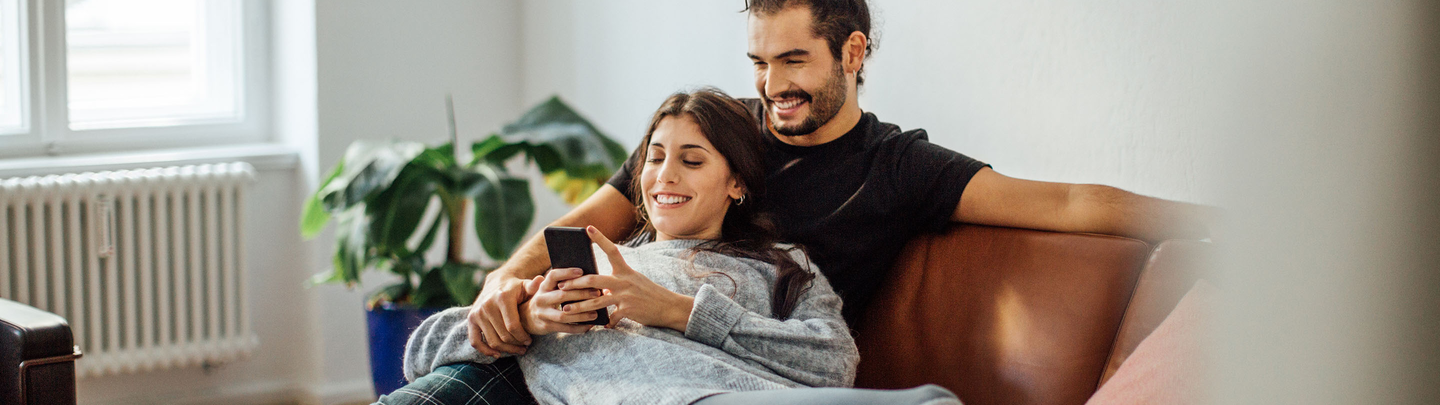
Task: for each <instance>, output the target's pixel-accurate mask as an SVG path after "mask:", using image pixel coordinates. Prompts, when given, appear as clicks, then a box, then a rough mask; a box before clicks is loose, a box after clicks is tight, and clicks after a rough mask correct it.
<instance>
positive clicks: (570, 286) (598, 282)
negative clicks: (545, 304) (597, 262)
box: [560, 274, 626, 291]
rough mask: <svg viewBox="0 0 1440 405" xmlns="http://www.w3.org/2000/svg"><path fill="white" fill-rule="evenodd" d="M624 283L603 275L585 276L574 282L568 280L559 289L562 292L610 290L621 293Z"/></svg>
mask: <svg viewBox="0 0 1440 405" xmlns="http://www.w3.org/2000/svg"><path fill="white" fill-rule="evenodd" d="M625 285H626V283H625V281H624V280H621V279H619V278H616V277H615V276H607V275H603V274H587V275H584V276H581V277H578V278H576V279H574V280H568V281H566V282H565V284H564V285H563V286H562V287H561V288H560V289H561V290H563V291H573V290H584V289H596V290H599V289H607V288H608V289H612V290H620V291H623V290H624V289H625V288H624V287H625Z"/></svg>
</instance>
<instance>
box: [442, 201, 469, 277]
mask: <svg viewBox="0 0 1440 405" xmlns="http://www.w3.org/2000/svg"><path fill="white" fill-rule="evenodd" d="M465 203H466V201H465V199H464V198H460V197H458V196H456V195H454V194H451V193H449V192H447V191H446V190H444V189H441V190H440V204H441V205H442V206H444V208H445V216H446V219H447V220H448V221H449V222H450V232H448V235H447V236H448V239H449V244H448V245H447V246H446V247H445V261H446V262H450V263H464V262H465V205H466V204H465Z"/></svg>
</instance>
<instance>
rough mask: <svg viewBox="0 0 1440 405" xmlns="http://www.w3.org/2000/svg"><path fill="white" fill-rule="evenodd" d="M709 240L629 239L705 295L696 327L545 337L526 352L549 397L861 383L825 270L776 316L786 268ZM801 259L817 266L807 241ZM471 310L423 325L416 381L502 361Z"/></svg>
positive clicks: (529, 375) (640, 398) (625, 323)
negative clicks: (486, 343)
mask: <svg viewBox="0 0 1440 405" xmlns="http://www.w3.org/2000/svg"><path fill="white" fill-rule="evenodd" d="M699 242H700V241H695V240H671V241H663V242H654V243H649V244H646V245H643V246H640V247H638V248H629V247H620V252H621V256H623V257H624V258H625V262H626V263H628V264H629V265H630V267H632V268H634V269H635V270H636V271H638V272H640V273H642V274H644V275H645V276H646V277H649V278H650V279H651V280H654V281H655V283H657V284H659V285H661V286H663V287H665V288H668V289H670V290H672V291H675V292H679V293H681V294H685V295H690V296H694V297H695V308H694V310H693V311H692V312H691V313H690V322H689V323H688V324H687V325H686V331H685V333H683V334H682V333H680V332H678V331H676V330H673V329H668V328H659V327H648V326H642V325H640V324H638V323H635V322H632V321H630V320H628V319H626V320H622V321H620V323H619V324H618V325H617V327H616V328H615V329H604V328H600V327H596V328H594V329H591V330H590V331H589V332H587V333H583V334H566V333H557V334H551V335H546V336H536V337H534V339H533V341H532V343H531V345H530V348H529V349H528V350H527V352H526V354H525V355H523V356H520V358H519V361H520V367H521V370H523V371H524V373H525V381H526V383H527V384H528V385H529V386H530V392H531V393H534V394H535V398H536V399H537V400H539V401H540V402H541V403H546V404H552V403H568V404H621V403H633V404H688V403H691V402H694V401H696V400H699V399H700V398H703V397H706V396H709V395H712V394H716V393H722V392H735V391H754V390H767V389H780V388H792V387H801V386H826V387H848V386H850V385H852V384H853V383H854V380H855V365H856V363H858V362H859V359H860V355H859V353H858V351H857V350H856V348H855V341H854V340H853V339H852V338H851V337H850V331H849V329H848V328H847V327H846V325H845V321H844V320H843V319H842V318H841V317H840V297H839V296H837V295H835V292H834V291H833V290H831V288H830V284H829V283H828V282H827V281H826V280H825V277H824V276H823V275H821V274H820V273H819V272H818V271H816V269H814V268H813V266H811V267H810V268H809V270H810V271H812V272H815V275H816V277H815V280H814V281H813V282H812V283H811V285H810V287H809V288H808V289H807V290H805V292H804V293H802V294H801V297H800V299H799V301H798V304H797V305H796V307H795V310H794V312H793V313H792V314H791V315H790V318H789V319H787V320H783V321H781V320H776V319H773V318H771V317H770V316H769V315H770V294H771V291H772V290H771V289H772V288H773V286H774V283H775V268H774V267H773V266H771V265H769V264H766V263H764V262H760V261H756V260H750V259H742V258H735V257H730V256H724V255H717V254H711V253H700V254H699V255H697V256H694V261H693V262H692V261H691V260H689V259H690V258H691V257H692V256H691V250H690V248H691V247H694V246H695V245H697V244H698V243H699ZM595 257H596V264H597V265H599V271H600V273H601V274H609V273H610V263H609V261H607V260H605V256H604V253H603V252H601V251H600V250H599V248H598V247H596V248H595ZM792 257H794V258H795V260H796V262H797V263H800V264H801V265H802V266H810V262H809V260H808V259H807V258H806V257H805V256H804V254H802V253H799V250H795V251H794V253H792ZM692 263H693V264H692ZM711 272H717V273H723V274H724V275H725V276H722V275H720V274H707V273H711ZM726 276H729V277H726ZM732 280H733V281H732ZM467 310H468V309H467V308H451V309H449V310H446V311H444V312H441V313H439V314H436V315H434V316H431V317H430V318H429V319H426V320H425V322H424V323H422V324H421V325H420V327H419V328H417V329H416V330H415V333H414V334H413V335H411V336H410V341H409V342H408V343H407V344H406V347H405V378H407V379H410V380H411V381H414V379H415V378H417V377H419V376H423V375H425V374H427V373H429V372H430V371H431V370H433V369H434V368H436V367H439V366H443V365H446V364H452V363H458V362H464V361H473V362H477V363H490V362H493V361H494V360H495V359H494V358H491V357H488V356H485V355H482V354H479V353H478V352H476V351H475V349H474V348H472V347H470V343H469V340H468V332H467V331H466V326H465V314H466V312H467Z"/></svg>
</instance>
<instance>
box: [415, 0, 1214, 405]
mask: <svg viewBox="0 0 1440 405" xmlns="http://www.w3.org/2000/svg"><path fill="white" fill-rule="evenodd" d="M747 12H748V16H749V24H748V26H749V29H748V43H749V49H748V52H747V55H746V56H747V57H748V58H749V59H750V60H751V61H752V62H753V63H754V67H755V69H754V71H755V88H756V91H757V93H758V96H759V97H758V98H757V99H749V100H745V102H746V104H747V105H748V106H749V107H750V109H751V113H752V114H754V115H755V116H756V117H757V118H758V121H759V122H761V125H762V126H763V127H764V128H763V129H764V130H765V131H766V132H767V133H768V134H770V135H771V136H769V137H767V140H768V143H769V150H768V151H767V154H766V160H767V162H766V164H767V166H768V169H767V170H768V171H769V172H768V175H767V177H766V187H767V189H768V190H769V191H768V193H769V194H768V195H769V197H770V198H769V200H770V206H769V207H767V210H768V211H769V213H770V214H772V215H773V217H774V219H775V220H776V225H777V226H778V228H779V230H780V231H781V233H782V234H783V236H784V237H785V239H787V240H788V241H791V242H795V243H799V244H802V245H804V246H806V247H807V249H808V250H809V252H810V253H811V257H812V258H813V260H814V261H815V263H816V264H817V265H818V267H819V269H820V270H821V271H822V272H824V273H825V275H826V276H827V277H828V278H829V279H830V282H831V284H832V285H833V286H834V287H835V289H836V290H837V292H838V293H839V294H840V296H841V297H843V298H844V302H845V305H844V316H845V318H846V320H847V321H849V322H851V323H852V324H854V323H855V322H863V320H861V319H856V318H857V315H858V314H860V313H863V312H864V309H865V307H866V305H868V303H869V302H870V298H871V296H872V294H873V293H874V291H875V288H876V286H878V285H879V284H880V281H881V280H883V278H884V276H885V274H886V272H887V271H888V270H889V268H890V265H891V262H892V261H893V260H894V259H895V257H896V256H897V255H898V254H899V252H900V250H901V249H902V248H903V247H904V244H905V243H906V242H907V241H909V240H910V239H912V238H913V237H915V236H916V235H917V234H920V233H922V232H926V231H933V230H939V229H943V228H944V227H946V226H948V225H949V224H950V223H952V222H965V223H972V224H983V225H993V226H1005V227H1016V228H1029V229H1039V230H1049V231H1061V232H1093V233H1103V234H1111V235H1121V236H1128V237H1135V238H1139V239H1144V240H1149V241H1158V240H1163V239H1168V238H1175V237H1200V236H1204V235H1205V234H1206V233H1207V230H1206V226H1205V225H1206V223H1207V221H1208V219H1209V216H1210V214H1209V212H1210V211H1211V209H1210V208H1207V207H1202V206H1196V205H1191V204H1185V203H1179V202H1173V201H1166V200H1161V199H1156V198H1150V197H1144V196H1140V195H1136V194H1133V193H1129V192H1126V191H1123V190H1120V189H1117V188H1114V187H1109V186H1102V185H1082V184H1065V183H1050V182H1040V181H1031V180H1022V179H1016V178H1011V177H1006V176H1004V175H1001V174H1000V173H997V172H996V171H994V170H992V169H991V168H990V167H989V165H986V164H985V163H982V162H980V161H978V160H975V159H972V158H970V157H968V156H965V155H962V154H960V153H958V152H955V151H952V150H949V149H946V148H943V147H940V146H938V145H935V144H932V143H930V142H929V140H928V137H927V135H926V133H925V131H924V130H920V129H914V130H909V131H902V130H901V129H900V127H899V126H896V125H893V124H889V123H885V122H882V121H880V119H879V118H878V117H876V115H875V114H873V113H867V112H864V110H862V109H861V108H860V105H859V101H858V97H857V95H858V91H859V88H860V86H862V85H863V84H864V67H865V60H866V58H868V57H869V56H870V54H871V52H872V51H873V49H874V44H873V43H872V42H871V40H870V33H871V25H870V11H869V7H868V6H867V4H866V3H865V2H864V0H838V1H823V0H789V1H787V0H750V1H749V2H748V4H747ZM636 159H637V157H636V156H631V158H630V161H629V162H627V163H626V169H622V170H620V171H619V172H617V173H616V175H615V177H613V178H612V179H611V180H610V182H609V184H607V185H606V186H604V187H602V188H601V189H600V190H599V191H597V192H596V193H595V194H594V195H593V196H591V197H590V198H589V199H588V200H586V201H585V202H583V203H582V204H580V206H578V207H576V208H575V209H574V210H572V211H571V212H570V213H568V214H566V215H565V216H563V217H561V218H560V219H559V220H557V221H555V222H554V223H553V224H552V225H559V226H585V225H593V226H595V227H597V228H598V229H600V230H601V231H602V232H603V233H604V234H605V235H606V236H608V237H610V238H611V239H617V240H618V239H623V238H625V237H626V236H628V235H629V234H630V232H631V231H632V230H633V229H634V227H635V225H636V224H635V208H634V207H633V206H632V204H631V202H630V201H631V199H630V198H629V196H628V195H627V193H628V192H629V190H627V188H628V187H625V185H626V184H629V183H630V178H629V174H628V173H629V172H630V171H629V170H628V169H629V167H631V165H634V164H636V163H635V162H636ZM617 185H619V186H618V187H617ZM548 268H549V261H548V258H547V255H546V249H545V242H544V240H543V238H541V237H540V236H537V237H536V238H534V239H532V240H531V241H529V242H528V243H527V244H526V245H525V246H523V247H521V249H519V251H517V252H516V254H515V255H514V256H513V257H512V258H511V259H510V261H508V262H507V263H506V264H505V266H503V267H501V268H500V269H498V270H496V271H495V272H493V273H491V274H490V275H489V276H488V277H487V278H486V280H485V288H484V290H483V292H482V293H481V295H480V297H479V298H478V299H477V300H476V302H475V305H474V306H473V307H472V309H471V311H470V313H469V320H470V325H469V332H470V340H471V343H472V345H474V346H475V347H476V349H477V350H478V351H480V352H481V353H484V354H486V355H490V356H495V357H498V356H499V355H500V354H501V352H507V353H516V354H520V353H524V351H525V346H526V345H527V344H529V342H530V336H529V335H528V334H526V333H525V329H524V327H523V326H522V325H521V323H520V319H519V315H518V312H517V310H516V308H517V306H518V305H519V304H520V303H522V302H524V301H525V300H526V299H528V297H529V295H530V294H532V293H533V292H527V291H526V290H525V280H527V279H529V278H531V277H534V276H536V275H539V274H542V273H543V272H545V270H547V269H548ZM555 321H556V320H555V319H540V320H532V322H555ZM506 364H507V363H503V362H497V363H495V364H494V365H486V367H489V368H486V369H479V370H477V369H475V368H474V367H471V368H470V369H467V371H466V372H467V373H469V374H467V375H469V376H470V377H467V378H469V379H471V380H470V381H467V384H466V385H473V386H487V387H490V386H502V385H503V386H504V387H519V388H518V390H517V391H519V392H523V387H524V385H523V384H524V381H523V377H522V376H520V375H519V373H518V371H514V369H515V368H514V367H513V366H512V367H508V369H507V368H506V367H507V366H506ZM508 364H512V365H513V361H511V362H510V363H508ZM477 378H479V379H482V380H480V381H474V379H477ZM495 379H499V380H504V381H505V382H506V384H494V382H495V381H494V380H495ZM422 380H425V378H422ZM445 380H446V381H448V380H450V378H448V377H447V378H446V379H445ZM422 383H423V384H430V385H436V386H443V385H445V384H447V383H445V382H443V381H441V379H432V380H431V381H421V382H417V384H422ZM502 391H505V392H511V391H509V390H508V389H506V390H502ZM476 395H482V396H484V397H485V398H486V399H487V401H489V403H504V402H505V401H507V400H519V401H523V400H525V399H523V398H519V397H514V398H509V397H506V395H508V394H503V393H481V394H476Z"/></svg>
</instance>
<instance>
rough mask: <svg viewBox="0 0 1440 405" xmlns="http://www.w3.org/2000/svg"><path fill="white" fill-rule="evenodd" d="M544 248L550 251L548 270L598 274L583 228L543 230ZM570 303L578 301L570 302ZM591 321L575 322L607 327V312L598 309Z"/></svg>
mask: <svg viewBox="0 0 1440 405" xmlns="http://www.w3.org/2000/svg"><path fill="white" fill-rule="evenodd" d="M545 248H546V249H547V250H549V251H550V268H551V269H564V268H571V267H575V268H579V269H580V270H581V271H583V272H585V274H600V273H599V272H598V271H596V270H595V251H594V250H591V249H590V235H589V234H587V233H585V228H572V227H567V226H551V227H546V228H545ZM571 302H579V301H570V302H566V303H565V304H569V303H571ZM595 314H596V315H599V316H597V317H596V318H595V320H593V321H587V322H577V323H576V324H578V325H607V324H609V323H610V314H609V311H606V310H605V308H600V309H599V310H597V311H595Z"/></svg>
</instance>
